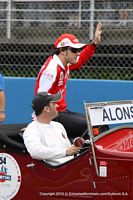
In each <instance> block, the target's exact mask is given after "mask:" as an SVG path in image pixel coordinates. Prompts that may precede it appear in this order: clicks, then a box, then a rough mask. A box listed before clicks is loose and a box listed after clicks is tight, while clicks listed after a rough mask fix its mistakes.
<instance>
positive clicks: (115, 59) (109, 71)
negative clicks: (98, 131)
mask: <svg viewBox="0 0 133 200" xmlns="http://www.w3.org/2000/svg"><path fill="white" fill-rule="evenodd" d="M99 20H101V21H102V22H103V24H104V31H103V34H102V42H101V44H100V45H99V46H98V48H97V51H96V53H95V55H94V56H93V58H91V60H90V61H89V62H88V63H87V64H86V65H85V66H84V67H83V68H82V70H80V71H79V70H78V71H76V70H75V71H73V72H72V73H71V78H89V79H123V80H133V1H131V0H130V1H123V0H121V1H116V0H112V1H110V0H75V1H72V0H64V1H62V0H53V1H51V0H47V1H46V0H32V1H31V0H1V1H0V72H1V73H2V74H3V75H5V76H21V77H22V76H24V77H36V76H37V74H38V71H39V69H40V68H41V66H42V64H43V63H44V61H45V60H46V58H47V57H48V55H49V54H50V53H51V51H52V49H53V43H54V41H55V39H56V38H57V37H58V36H59V35H60V34H62V33H64V32H68V33H72V34H75V35H76V36H77V37H78V38H79V40H80V41H81V42H85V43H88V42H89V41H90V39H92V38H93V34H94V30H95V27H96V24H97V23H98V21H99Z"/></svg>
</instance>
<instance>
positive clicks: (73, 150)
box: [66, 145, 81, 156]
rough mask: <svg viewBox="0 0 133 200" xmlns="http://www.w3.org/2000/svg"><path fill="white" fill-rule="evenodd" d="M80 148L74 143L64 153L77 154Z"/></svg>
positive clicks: (68, 154)
mask: <svg viewBox="0 0 133 200" xmlns="http://www.w3.org/2000/svg"><path fill="white" fill-rule="evenodd" d="M80 149H81V147H76V146H75V145H72V146H70V147H69V148H68V149H67V150H66V155H67V156H72V155H75V154H78V153H79V151H80Z"/></svg>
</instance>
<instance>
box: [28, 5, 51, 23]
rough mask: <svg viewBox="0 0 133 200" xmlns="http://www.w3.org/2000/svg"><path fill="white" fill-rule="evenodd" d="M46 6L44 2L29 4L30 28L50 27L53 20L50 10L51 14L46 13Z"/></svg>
mask: <svg viewBox="0 0 133 200" xmlns="http://www.w3.org/2000/svg"><path fill="white" fill-rule="evenodd" d="M48 9H49V7H48V4H47V3H45V2H29V5H28V10H29V16H30V17H29V19H30V20H31V25H32V26H43V25H44V26H47V27H50V26H51V25H52V22H51V21H49V20H53V19H54V17H53V13H52V9H51V12H49V11H48Z"/></svg>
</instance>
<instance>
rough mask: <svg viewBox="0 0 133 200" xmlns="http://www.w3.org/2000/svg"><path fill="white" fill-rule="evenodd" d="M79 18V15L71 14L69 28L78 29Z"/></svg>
mask: <svg viewBox="0 0 133 200" xmlns="http://www.w3.org/2000/svg"><path fill="white" fill-rule="evenodd" d="M78 20H79V16H78V14H77V13H71V14H70V15H69V17H68V26H69V27H73V28H74V27H78V26H79V22H78Z"/></svg>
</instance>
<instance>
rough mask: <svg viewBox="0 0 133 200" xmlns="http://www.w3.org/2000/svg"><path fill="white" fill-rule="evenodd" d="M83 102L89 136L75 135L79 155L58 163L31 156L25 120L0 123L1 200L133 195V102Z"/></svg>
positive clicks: (128, 199)
mask: <svg viewBox="0 0 133 200" xmlns="http://www.w3.org/2000/svg"><path fill="white" fill-rule="evenodd" d="M84 105H85V111H86V118H87V123H88V135H89V137H88V138H89V139H88V140H87V141H85V140H81V138H77V140H76V142H77V144H80V145H82V150H81V152H80V154H79V155H77V156H76V157H75V158H74V159H72V160H70V161H68V162H66V163H64V164H61V165H59V166H56V167H55V166H51V165H49V164H47V163H45V162H44V161H40V160H35V159H32V158H31V157H30V155H29V153H28V152H27V150H26V148H25V146H24V142H23V137H22V133H23V130H22V129H23V128H24V127H25V126H26V125H27V124H8V125H7V124H1V125H0V200H10V199H13V200H49V199H51V200H56V199H58V200H69V199H70V200H82V199H85V200H89V199H90V200H93V199H94V200H121V199H122V200H133V125H132V123H133V101H119V102H118V101H117V102H100V103H84ZM104 124H108V125H109V126H110V129H109V130H107V131H105V132H103V133H98V132H97V131H96V130H94V129H93V127H95V126H98V125H104ZM81 141H82V142H81ZM75 144H76V143H75Z"/></svg>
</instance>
